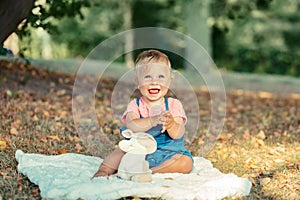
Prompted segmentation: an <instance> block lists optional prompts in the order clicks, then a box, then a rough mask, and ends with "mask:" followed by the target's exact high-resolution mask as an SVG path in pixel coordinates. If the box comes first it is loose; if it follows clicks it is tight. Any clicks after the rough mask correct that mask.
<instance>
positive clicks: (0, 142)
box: [0, 139, 8, 151]
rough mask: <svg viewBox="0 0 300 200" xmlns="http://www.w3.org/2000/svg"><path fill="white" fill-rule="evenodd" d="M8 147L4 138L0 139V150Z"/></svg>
mask: <svg viewBox="0 0 300 200" xmlns="http://www.w3.org/2000/svg"><path fill="white" fill-rule="evenodd" d="M7 147H8V145H7V142H6V140H4V139H1V140H0V151H3V150H5V149H6V148H7Z"/></svg>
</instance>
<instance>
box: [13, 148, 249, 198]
mask: <svg viewBox="0 0 300 200" xmlns="http://www.w3.org/2000/svg"><path fill="white" fill-rule="evenodd" d="M15 157H16V159H17V161H18V171H19V172H20V173H22V174H24V175H26V176H27V177H28V178H29V180H30V181H31V182H33V183H35V184H36V185H38V186H39V188H40V191H41V196H42V197H43V198H46V199H78V198H82V199H85V200H88V199H93V200H94V199H105V200H106V199H119V198H122V197H128V196H135V197H141V198H142V197H145V198H146V197H157V198H161V199H180V200H181V199H207V200H208V199H222V198H224V197H233V198H234V197H238V196H245V195H248V194H249V192H250V189H251V182H250V181H249V180H248V179H246V178H239V177H237V176H236V175H234V174H223V173H221V172H220V171H219V170H218V169H216V168H213V166H212V164H211V162H210V161H208V160H206V159H204V158H201V157H195V158H194V159H195V163H194V170H193V172H192V173H190V174H179V173H168V174H153V175H152V177H153V181H152V182H151V183H136V182H132V181H124V180H121V179H119V178H117V177H115V176H110V178H109V179H108V180H107V179H106V178H104V177H99V178H95V179H91V177H92V176H93V175H94V173H95V172H96V171H97V169H98V167H99V164H100V163H101V162H102V159H101V158H97V157H92V156H86V155H81V154H74V153H67V154H62V155H55V156H45V155H41V154H29V153H24V152H23V151H21V150H17V151H16V154H15Z"/></svg>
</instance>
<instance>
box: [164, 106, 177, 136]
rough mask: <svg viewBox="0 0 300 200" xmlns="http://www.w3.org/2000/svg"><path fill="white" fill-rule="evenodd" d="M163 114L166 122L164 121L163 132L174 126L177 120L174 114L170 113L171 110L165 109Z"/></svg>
mask: <svg viewBox="0 0 300 200" xmlns="http://www.w3.org/2000/svg"><path fill="white" fill-rule="evenodd" d="M162 114H163V117H164V122H163V129H162V131H161V132H162V133H163V132H165V130H168V129H170V128H171V127H172V126H174V125H175V123H176V122H175V120H174V118H173V116H172V114H171V113H170V111H164V112H163V113H162Z"/></svg>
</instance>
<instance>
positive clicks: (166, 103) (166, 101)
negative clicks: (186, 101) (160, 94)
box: [165, 97, 169, 110]
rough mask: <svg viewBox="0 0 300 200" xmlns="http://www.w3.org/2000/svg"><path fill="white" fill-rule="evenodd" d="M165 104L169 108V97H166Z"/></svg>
mask: <svg viewBox="0 0 300 200" xmlns="http://www.w3.org/2000/svg"><path fill="white" fill-rule="evenodd" d="M165 105H166V110H169V103H168V98H167V97H165Z"/></svg>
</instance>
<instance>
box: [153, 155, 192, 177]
mask: <svg viewBox="0 0 300 200" xmlns="http://www.w3.org/2000/svg"><path fill="white" fill-rule="evenodd" d="M192 169H193V161H192V159H191V158H190V157H189V156H187V155H181V154H176V155H174V156H173V157H172V158H171V159H169V160H166V161H165V162H163V163H162V164H161V165H159V166H157V167H153V168H151V170H152V172H153V173H175V172H178V173H183V174H188V173H190V172H191V171H192Z"/></svg>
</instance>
